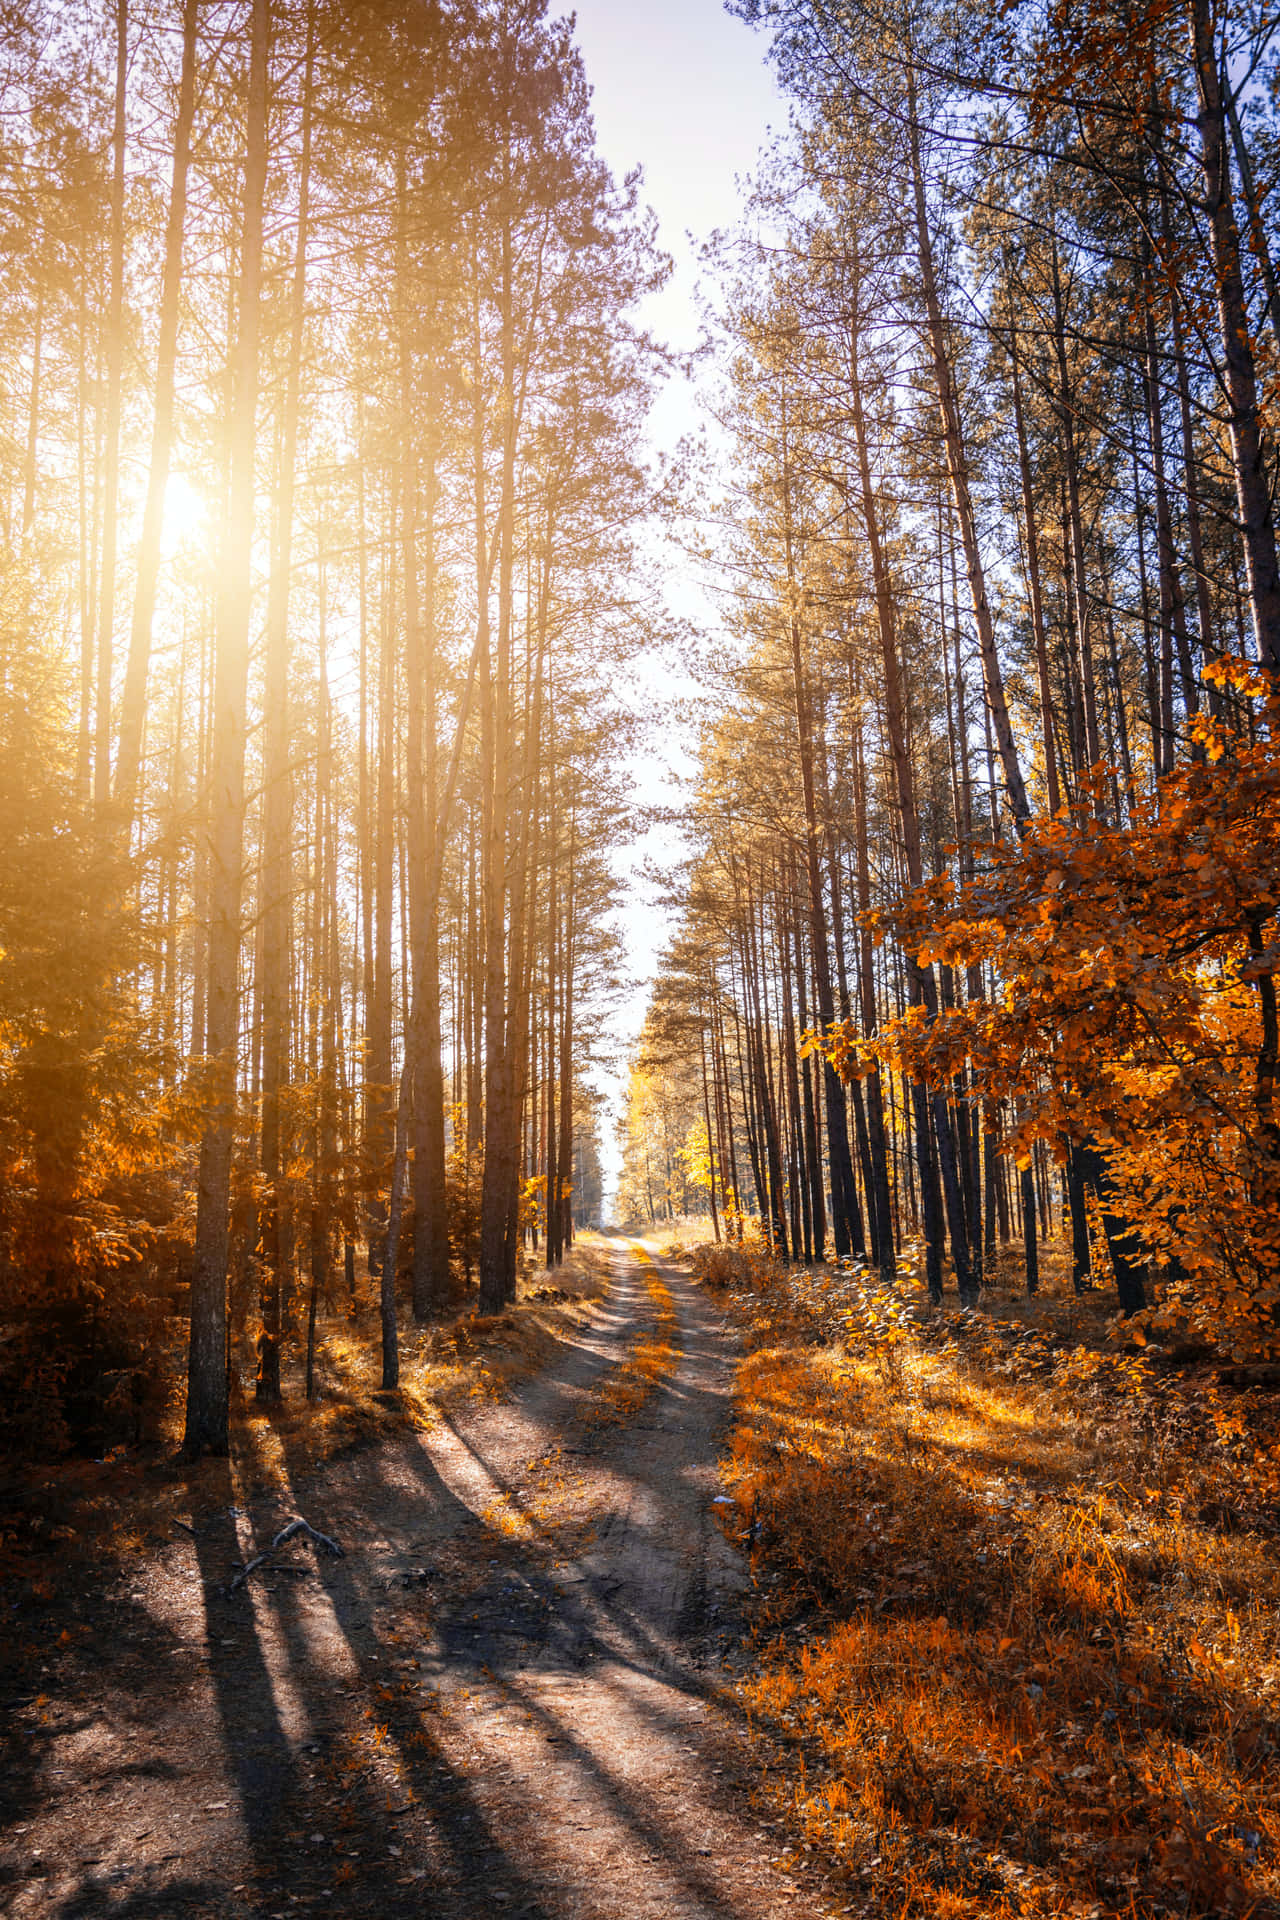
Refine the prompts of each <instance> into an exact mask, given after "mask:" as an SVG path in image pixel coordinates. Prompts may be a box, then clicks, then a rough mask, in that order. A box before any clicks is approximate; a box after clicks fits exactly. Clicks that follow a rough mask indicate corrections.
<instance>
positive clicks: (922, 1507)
mask: <svg viewBox="0 0 1280 1920" xmlns="http://www.w3.org/2000/svg"><path fill="white" fill-rule="evenodd" d="M1051 1252H1052V1254H1053V1255H1054V1257H1058V1256H1059V1255H1060V1254H1061V1250H1060V1249H1052V1250H1051ZM698 1264H699V1265H700V1267H701V1268H702V1269H703V1271H704V1273H706V1274H707V1276H708V1277H711V1276H712V1275H713V1274H714V1271H715V1268H716V1267H717V1266H718V1267H719V1272H720V1277H721V1279H722V1280H724V1279H727V1280H728V1282H729V1284H728V1286H727V1287H726V1288H725V1289H724V1290H723V1291H720V1292H719V1293H718V1297H719V1298H720V1299H721V1300H722V1301H723V1303H724V1304H725V1307H726V1310H727V1311H728V1313H729V1314H730V1316H731V1318H732V1319H733V1320H734V1321H735V1322H736V1325H737V1327H738V1329H739V1333H740V1337H741V1339H742V1341H743V1344H744V1347H745V1349H746V1354H745V1358H744V1359H743V1361H742V1362H741V1364H740V1366H739V1369H738V1377H737V1390H736V1395H735V1410H734V1419H733V1423H732V1427H731V1431H730V1437H729V1445H728V1448H727V1454H726V1459H725V1461H724V1463H723V1466H722V1473H723V1477H724V1480H725V1484H726V1485H727V1486H728V1487H729V1488H730V1489H731V1490H732V1492H733V1495H734V1503H735V1504H734V1506H733V1508H731V1509H722V1512H724V1513H725V1514H726V1524H727V1526H728V1528H729V1531H730V1532H731V1534H732V1535H733V1537H735V1538H737V1540H738V1541H739V1543H740V1544H741V1545H742V1547H743V1549H744V1551H746V1552H748V1553H749V1554H750V1558H751V1563H752V1572H753V1582H754V1585H753V1592H754V1605H753V1611H752V1622H753V1632H754V1652H755V1659H754V1662H753V1666H752V1669H751V1670H750V1672H749V1673H747V1674H746V1675H744V1677H743V1681H742V1684H741V1686H740V1689H739V1699H740V1702H741V1704H742V1705H744V1706H745V1708H746V1709H747V1711H748V1713H749V1715H750V1717H751V1720H752V1723H753V1726H754V1727H755V1728H756V1729H758V1730H759V1731H760V1733H761V1734H762V1735H765V1736H767V1739H762V1741H761V1744H760V1746H759V1747H758V1749H757V1751H758V1753H759V1755H760V1758H761V1760H762V1763H763V1769H764V1780H763V1785H762V1788H761V1790H760V1791H761V1795H762V1798H763V1799H764V1800H766V1801H768V1800H770V1799H771V1801H772V1804H773V1805H774V1806H775V1808H777V1809H778V1810H780V1811H782V1812H784V1813H785V1815H786V1817H787V1818H788V1820H789V1822H790V1825H791V1828H792V1831H793V1833H794V1834H795V1835H796V1837H797V1840H798V1842H799V1844H800V1849H801V1852H802V1854H803V1857H806V1858H808V1859H812V1860H821V1861H822V1862H823V1863H824V1867H825V1869H826V1870H827V1871H833V1870H834V1871H837V1872H838V1871H840V1870H843V1872H844V1874H845V1877H846V1885H847V1888H848V1890H849V1891H848V1902H849V1904H848V1906H847V1907H846V1911H849V1912H854V1913H860V1914H866V1915H868V1916H873V1915H874V1916H892V1917H893V1920H908V1916H913V1915H918V1916H921V1917H922V1920H923V1917H924V1916H935V1915H937V1916H941V1920H957V1917H958V1916H961V1915H964V1916H966V1920H979V1917H981V1920H1006V1917H1007V1916H1009V1917H1011V1916H1013V1915H1018V1916H1022V1917H1023V1920H1041V1917H1045V1920H1047V1917H1048V1916H1059V1915H1062V1916H1066V1915H1071V1916H1078V1917H1080V1920H1084V1917H1085V1916H1095V1917H1096V1916H1113V1915H1114V1916H1130V1917H1131V1920H1137V1916H1142V1917H1143V1920H1146V1917H1147V1916H1151V1917H1152V1920H1154V1917H1155V1916H1175V1915H1177V1916H1188V1915H1201V1916H1213V1920H1219V1917H1221V1916H1227V1915H1240V1916H1245V1915H1248V1916H1252V1917H1253V1920H1262V1917H1263V1916H1269V1917H1271V1920H1274V1916H1277V1915H1280V1552H1278V1550H1277V1549H1278V1547H1280V1393H1278V1392H1277V1390H1276V1389H1277V1379H1276V1369H1275V1368H1258V1369H1241V1368H1237V1367H1234V1366H1231V1365H1221V1364H1217V1363H1215V1362H1214V1360H1213V1358H1212V1356H1211V1355H1208V1354H1206V1353H1204V1352H1200V1353H1198V1354H1194V1353H1176V1352H1169V1351H1165V1350H1163V1349H1162V1348H1160V1347H1159V1346H1157V1345H1156V1344H1155V1343H1154V1342H1149V1341H1144V1340H1143V1339H1142V1338H1141V1336H1139V1337H1138V1338H1136V1339H1135V1338H1131V1337H1130V1336H1128V1335H1127V1334H1126V1332H1125V1330H1124V1329H1123V1328H1122V1327H1120V1326H1117V1325H1116V1324H1114V1323H1112V1325H1111V1326H1110V1327H1108V1324H1107V1321H1108V1316H1109V1315H1111V1314H1113V1313H1114V1297H1113V1296H1112V1297H1110V1298H1109V1297H1108V1296H1107V1295H1106V1294H1103V1293H1096V1294H1087V1295H1085V1296H1084V1297H1082V1298H1076V1297H1075V1296H1074V1295H1073V1294H1072V1293H1071V1292H1070V1289H1069V1286H1066V1285H1064V1282H1065V1274H1064V1273H1063V1272H1061V1271H1054V1267H1053V1259H1051V1260H1050V1261H1049V1262H1048V1266H1049V1272H1048V1274H1047V1276H1046V1277H1047V1281H1048V1285H1047V1288H1046V1290H1045V1291H1044V1292H1042V1293H1041V1294H1040V1295H1038V1296H1037V1297H1036V1298H1034V1299H1030V1300H1029V1299H1027V1298H1026V1297H1025V1295H1022V1296H1021V1297H1019V1293H1018V1289H1017V1276H1016V1275H1015V1273H1014V1272H1013V1270H1012V1268H1011V1270H1010V1273H1009V1275H1008V1276H1007V1278H1008V1284H1007V1285H1002V1284H1000V1279H999V1276H996V1284H995V1285H994V1286H992V1287H991V1288H990V1289H989V1290H985V1291H984V1293H983V1296H982V1311H980V1312H976V1313H963V1312H959V1311H957V1310H956V1309H955V1307H954V1305H953V1304H952V1303H950V1302H948V1305H947V1307H946V1309H945V1310H943V1311H939V1312H936V1313H935V1312H931V1311H930V1310H929V1309H928V1307H927V1305H926V1304H925V1303H924V1301H923V1298H922V1295H921V1293H920V1291H919V1289H918V1288H911V1287H910V1286H907V1287H905V1288H903V1289H902V1290H892V1289H884V1288H882V1287H881V1286H880V1285H879V1283H878V1282H877V1281H875V1280H873V1279H872V1278H871V1277H870V1276H868V1275H867V1274H865V1273H858V1272H856V1271H851V1270H830V1269H828V1270H825V1271H821V1270H820V1271H813V1272H806V1271H805V1270H803V1269H792V1270H790V1271H786V1270H781V1269H771V1268H770V1267H769V1266H768V1264H767V1263H763V1262H761V1261H760V1260H759V1259H758V1258H755V1259H753V1258H750V1257H747V1258H742V1257H741V1256H730V1257H729V1258H728V1259H726V1257H725V1255H724V1252H723V1250H715V1251H714V1252H713V1250H711V1249H706V1250H704V1252H703V1254H702V1255H701V1256H699V1257H698ZM1057 1264H1058V1268H1059V1269H1060V1268H1061V1267H1062V1264H1063V1262H1062V1259H1061V1258H1060V1257H1058V1258H1057ZM735 1269H736V1270H735Z"/></svg>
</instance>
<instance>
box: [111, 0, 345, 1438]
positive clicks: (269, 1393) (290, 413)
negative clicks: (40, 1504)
mask: <svg viewBox="0 0 1280 1920" xmlns="http://www.w3.org/2000/svg"><path fill="white" fill-rule="evenodd" d="M187 4H188V7H189V8H191V9H192V10H194V5H195V0H187ZM315 41H316V25H315V7H314V4H312V5H310V6H309V7H308V11H307V49H306V66H305V70H304V78H303V93H302V154H301V161H300V166H299V174H298V228H297V234H296V237H295V240H294V258H293V287H292V294H291V311H290V325H289V360H288V366H287V370H286V374H285V399H284V418H283V421H282V423H281V435H280V474H279V485H278V491H277V496H276V539H275V551H274V553H273V555H272V566H271V576H270V579H269V582H268V586H267V644H266V662H265V669H264V674H263V708H264V710H263V799H262V875H263V898H262V906H261V916H262V917H261V931H262V1149H261V1150H262V1177H263V1183H264V1187H265V1192H264V1195H263V1202H262V1208H261V1213H260V1216H259V1236H260V1259H261V1262H262V1334H261V1338H260V1343H259V1359H258V1379H257V1397H258V1399H259V1400H265V1401H275V1400H278V1399H279V1398H280V1343H281V1335H282V1331H283V1311H282V1307H283V1291H284V1284H285V1275H286V1274H287V1272H288V1271H289V1269H290V1267H291V1266H292V1262H293V1231H292V1219H291V1217H290V1210H289V1203H288V1197H287V1183H286V1181H285V1179H284V1163H285V1159H286V1157H287V1154H286V1147H285V1142H284V1138H283V1134H284V1093H285V1089H286V1088H287V1087H288V1084H289V1078H290V1018H289V984H290V980H289V976H290V971H291V965H292V925H293V916H292V895H293V775H292V770H291V767H290V755H291V754H292V752H293V738H292V716H291V713H290V706H289V693H290V688H289V656H290V648H289V589H290V584H291V581H292V574H293V498H294V471H295V468H296V465H297V458H298V415H299V405H300V394H301V384H302V347H303V334H304V331H305V327H306V294H307V238H308V224H309V214H310V196H311V122H312V93H313V76H314V70H315ZM178 247H179V250H180V249H181V233H180V232H179V237H178ZM171 379H172V372H171ZM171 397H172V396H171ZM152 598H153V600H154V580H153V582H152ZM146 625H147V634H146V642H147V645H148V646H149V645H150V612H149V611H148V614H147V623H146ZM135 638H136V624H135ZM142 672H143V675H144V677H145V673H146V665H145V658H144V661H143V666H142Z"/></svg>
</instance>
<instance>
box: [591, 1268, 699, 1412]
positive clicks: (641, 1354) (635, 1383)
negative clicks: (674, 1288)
mask: <svg viewBox="0 0 1280 1920" xmlns="http://www.w3.org/2000/svg"><path fill="white" fill-rule="evenodd" d="M632 1250H633V1252H634V1253H635V1256H636V1259H637V1261H638V1262H639V1264H640V1268H641V1271H642V1273H643V1275H644V1285H645V1292H646V1294H647V1295H648V1299H649V1324H648V1325H647V1326H641V1327H639V1328H638V1330H637V1331H636V1333H635V1335H634V1337H633V1339H632V1340H631V1343H630V1345H629V1346H628V1348H627V1351H626V1353H625V1354H624V1355H623V1357H622V1359H621V1360H619V1361H618V1362H617V1363H616V1364H615V1365H614V1366H611V1367H609V1368H608V1369H607V1370H606V1371H605V1373H604V1374H603V1375H602V1376H601V1378H600V1380H599V1382H598V1383H597V1385H596V1386H595V1388H594V1389H593V1392H592V1400H591V1406H590V1408H589V1409H588V1411H587V1413H586V1414H585V1416H584V1424H585V1425H587V1426H589V1427H624V1426H626V1425H627V1424H628V1422H629V1421H631V1420H634V1419H635V1417H636V1415H637V1414H638V1413H639V1412H640V1410H641V1408H642V1407H643V1406H644V1404H645V1402H646V1401H647V1400H649V1399H650V1398H651V1397H652V1395H653V1394H655V1393H656V1392H657V1390H658V1388H659V1387H660V1386H661V1385H662V1383H663V1381H664V1380H668V1379H670V1377H671V1371H672V1366H673V1363H674V1361H675V1358H676V1353H677V1348H678V1343H679V1333H680V1322H679V1319H678V1317H677V1314H676V1303H675V1300H674V1298H673V1296H672V1293H671V1289H670V1288H669V1287H668V1286H667V1285H666V1283H665V1281H663V1279H662V1278H661V1277H660V1275H659V1274H658V1273H657V1272H656V1271H655V1269H654V1266H653V1260H652V1258H651V1256H650V1254H649V1252H648V1249H647V1248H646V1247H644V1246H643V1245H642V1244H641V1243H640V1242H639V1241H633V1242H632Z"/></svg>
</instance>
